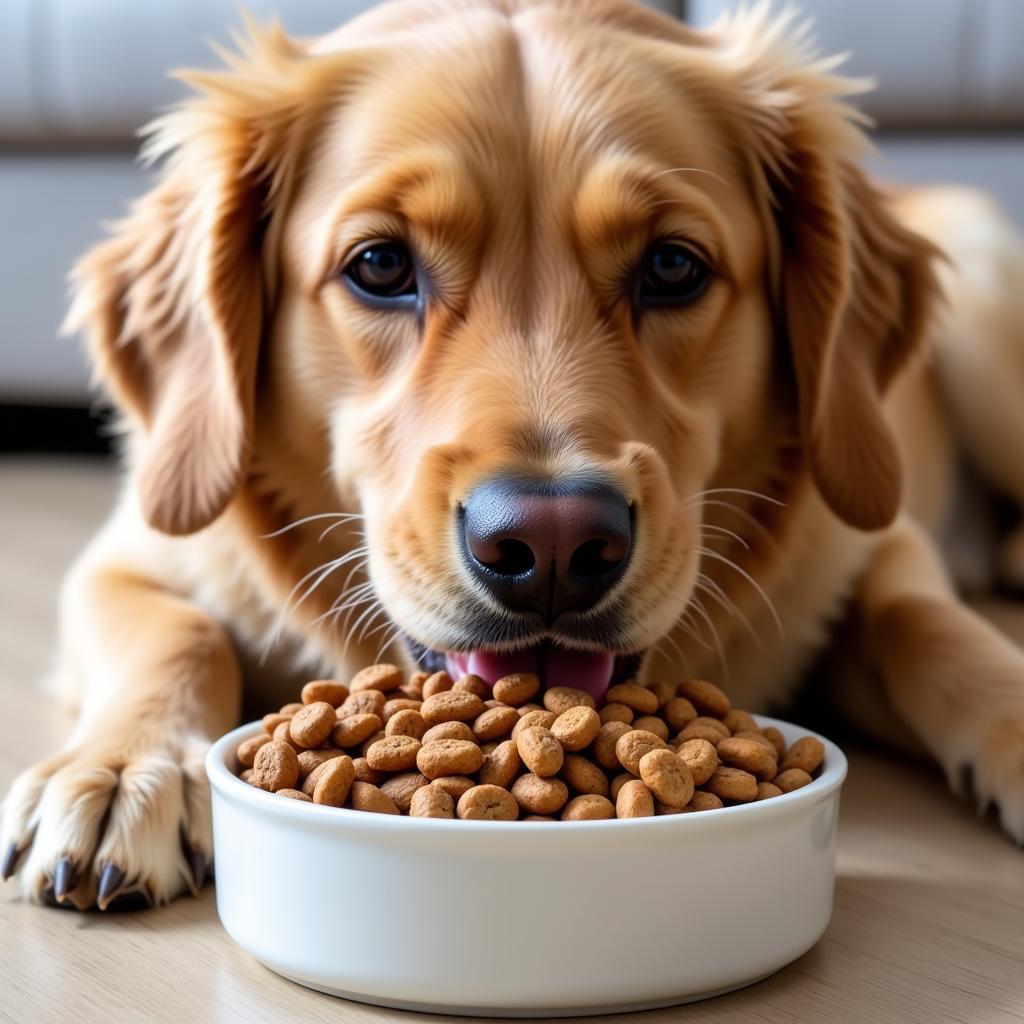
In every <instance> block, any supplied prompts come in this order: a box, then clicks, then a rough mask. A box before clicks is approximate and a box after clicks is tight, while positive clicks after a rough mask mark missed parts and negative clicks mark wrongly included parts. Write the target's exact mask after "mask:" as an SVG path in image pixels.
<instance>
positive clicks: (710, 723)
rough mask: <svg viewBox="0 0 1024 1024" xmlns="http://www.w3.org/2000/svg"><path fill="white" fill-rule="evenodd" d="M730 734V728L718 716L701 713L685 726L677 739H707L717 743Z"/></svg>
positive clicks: (681, 741) (680, 740) (682, 740)
mask: <svg viewBox="0 0 1024 1024" xmlns="http://www.w3.org/2000/svg"><path fill="white" fill-rule="evenodd" d="M728 736H729V729H728V727H727V726H726V725H725V724H724V723H722V722H720V721H719V720H718V719H717V718H709V717H708V716H707V715H700V716H698V717H697V718H695V719H694V720H693V721H692V722H688V723H687V724H686V725H685V726H684V728H683V729H682V730H681V731H680V733H679V736H678V737H677V739H678V741H679V742H680V743H685V742H686V741H687V740H707V741H708V742H709V743H715V744H717V743H718V741H719V740H724V739H726V738H727V737H728Z"/></svg>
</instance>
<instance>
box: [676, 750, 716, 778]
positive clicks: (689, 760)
mask: <svg viewBox="0 0 1024 1024" xmlns="http://www.w3.org/2000/svg"><path fill="white" fill-rule="evenodd" d="M676 757H678V758H679V759H680V760H681V761H682V762H683V763H684V764H685V765H686V767H687V768H689V769H690V774H691V775H692V776H693V784H694V785H695V786H703V785H704V783H705V782H707V781H708V779H710V778H711V776H712V775H714V773H715V769H716V768H717V767H718V751H717V750H715V745H714V744H713V743H710V742H708V740H700V739H697V740H687V741H686V742H685V743H684V744H683V745H682V746H681V747H680V748H679V749H678V750H677V751H676Z"/></svg>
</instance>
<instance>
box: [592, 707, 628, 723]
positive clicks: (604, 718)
mask: <svg viewBox="0 0 1024 1024" xmlns="http://www.w3.org/2000/svg"><path fill="white" fill-rule="evenodd" d="M599 714H600V718H601V724H602V725H604V723H605V722H627V723H628V722H632V721H633V709H632V708H630V707H626V705H625V704H618V703H616V704H605V706H604V707H603V708H601V711H600V713H599Z"/></svg>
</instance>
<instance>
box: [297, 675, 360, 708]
mask: <svg viewBox="0 0 1024 1024" xmlns="http://www.w3.org/2000/svg"><path fill="white" fill-rule="evenodd" d="M348 694H349V689H348V687H347V686H346V685H345V684H344V683H339V682H338V681H337V680H334V679H314V680H313V681H312V682H311V683H306V685H305V686H304V687H303V688H302V703H303V704H316V703H317V701H321V700H322V701H325V702H326V703H328V704H330V705H331V707H333V708H336V707H338V706H339V705H340V704H342V703H344V700H345V698H346V697H347V696H348Z"/></svg>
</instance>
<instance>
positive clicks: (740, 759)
mask: <svg viewBox="0 0 1024 1024" xmlns="http://www.w3.org/2000/svg"><path fill="white" fill-rule="evenodd" d="M718 760H719V761H721V762H722V763H723V764H727V765H731V766H732V767H733V768H742V769H743V770H744V771H745V772H750V774H751V775H754V776H756V777H757V778H758V779H759V780H760V781H761V782H767V781H768V780H769V779H772V778H774V776H775V773H776V772H777V771H778V766H777V765H776V763H775V751H774V750H769V749H768V748H767V747H765V746H763V745H762V744H760V743H758V742H757V741H756V740H744V739H738V738H737V737H735V736H729V737H727V738H726V739H724V740H721V741H720V742H719V744H718Z"/></svg>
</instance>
